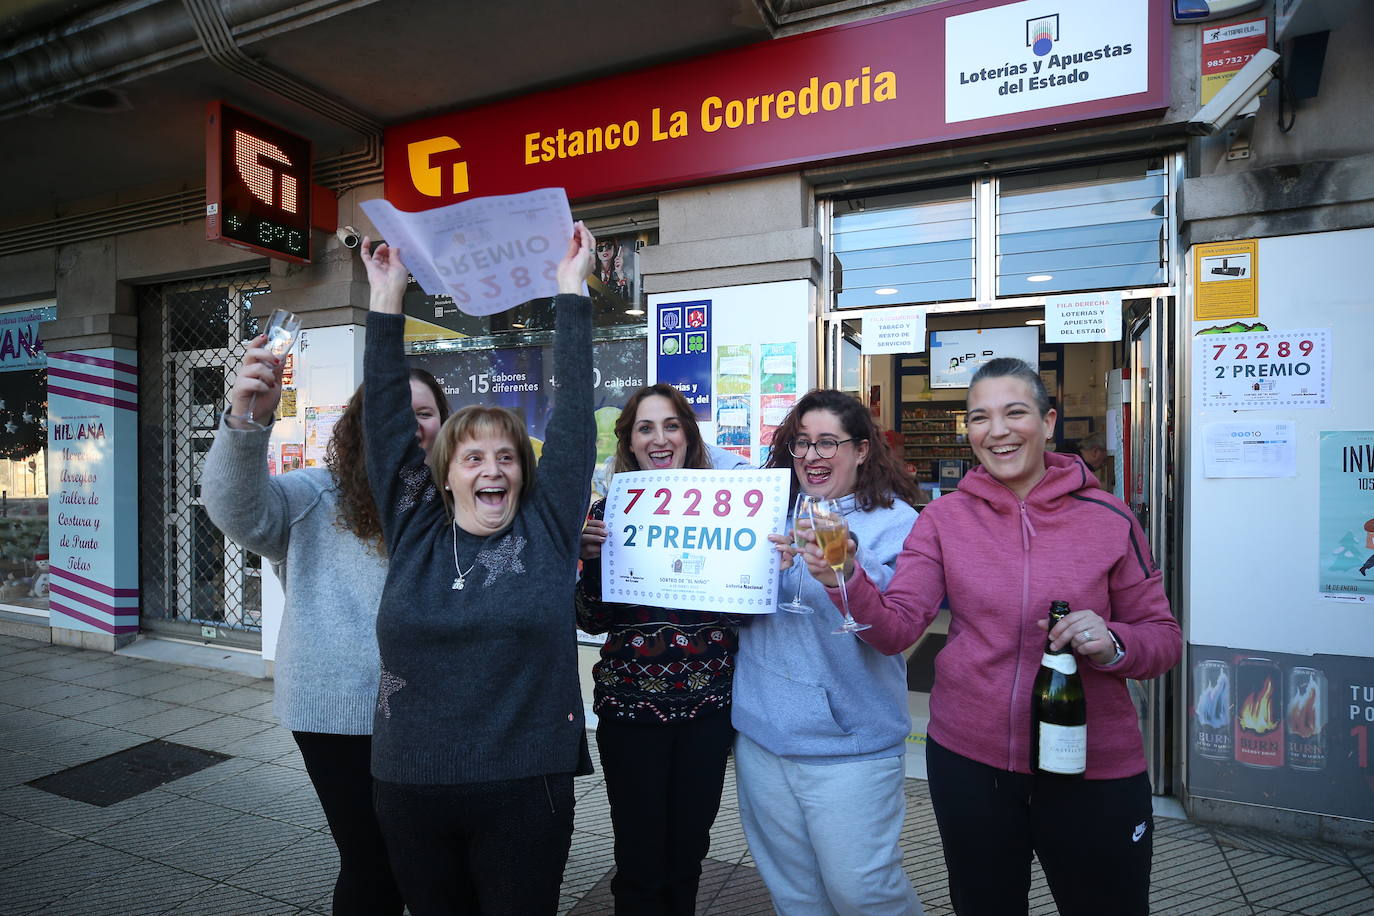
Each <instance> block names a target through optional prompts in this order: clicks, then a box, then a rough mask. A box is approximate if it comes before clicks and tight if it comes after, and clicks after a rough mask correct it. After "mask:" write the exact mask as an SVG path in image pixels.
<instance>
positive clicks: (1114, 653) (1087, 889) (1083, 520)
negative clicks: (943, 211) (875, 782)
mask: <svg viewBox="0 0 1374 916" xmlns="http://www.w3.org/2000/svg"><path fill="white" fill-rule="evenodd" d="M1054 421H1055V412H1054V410H1053V409H1052V408H1051V407H1050V406H1049V397H1048V395H1047V394H1046V392H1045V387H1044V385H1043V383H1042V382H1041V381H1040V377H1039V374H1038V373H1036V372H1035V370H1033V369H1031V368H1030V367H1029V366H1028V365H1026V363H1024V362H1022V361H1021V360H1016V359H996V360H993V361H991V362H989V363H987V364H986V365H984V366H983V367H982V368H981V369H980V370H979V371H978V372H977V373H976V374H975V375H974V377H973V381H972V382H971V383H970V387H969V395H968V414H967V423H968V431H969V444H970V445H971V446H972V448H973V452H974V455H976V456H977V458H978V460H979V462H980V464H981V467H977V468H974V469H973V470H972V471H971V472H970V473H969V474H967V475H966V476H965V477H964V479H963V481H961V482H960V484H959V488H958V490H957V491H956V492H954V493H951V494H948V495H946V496H943V497H941V498H940V499H937V500H936V501H934V502H933V503H931V504H930V506H929V507H928V508H927V509H926V510H925V511H924V512H922V513H921V516H920V518H919V519H918V520H917V522H916V524H915V526H914V527H913V528H912V530H911V534H910V535H908V537H907V539H906V543H905V544H904V545H903V549H902V553H901V555H900V556H899V557H898V558H897V571H896V575H895V577H894V578H893V579H892V581H891V583H889V584H888V586H887V589H886V590H885V591H879V590H878V589H877V588H876V587H875V586H874V584H873V583H872V582H871V581H870V580H869V579H868V577H867V576H866V575H865V573H864V571H863V569H862V568H861V567H854V569H853V571H852V572H851V571H849V570H846V572H845V576H846V579H845V581H846V584H847V585H848V589H849V604H850V608H851V610H852V611H853V614H854V616H855V617H856V618H858V619H859V620H860V621H862V622H864V623H867V624H870V625H871V626H872V629H870V630H867V631H865V632H864V633H862V634H861V635H860V638H862V639H863V640H864V641H865V642H867V643H869V644H870V645H872V646H874V647H875V648H877V649H879V650H880V651H883V652H887V653H897V652H901V651H902V650H903V649H905V648H907V647H908V646H910V645H911V644H912V643H913V642H915V640H916V639H917V638H919V637H920V635H921V634H922V633H923V632H924V631H925V629H926V627H927V626H929V625H930V622H931V621H932V620H934V619H935V616H936V614H938V613H939V610H940V604H941V599H942V598H947V599H948V603H949V609H950V626H949V638H948V642H947V643H946V645H945V647H944V648H943V649H942V650H941V651H940V653H939V655H938V656H937V657H936V659H935V684H934V687H933V688H932V689H931V696H930V726H929V732H928V738H929V740H928V742H927V745H926V760H927V767H928V772H929V778H930V795H931V802H932V804H933V806H934V809H935V816H936V821H937V823H938V825H939V828H940V839H941V842H942V843H943V845H944V850H945V862H946V865H947V866H948V870H949V885H950V897H951V902H952V903H953V905H954V909H955V912H956V913H958V914H960V916H974V914H996V916H1005V914H1014V913H1026V912H1027V909H1028V903H1027V897H1028V894H1029V889H1030V862H1031V855H1032V853H1034V854H1035V855H1036V856H1037V857H1038V858H1039V859H1040V863H1041V866H1042V867H1043V868H1044V871H1045V877H1046V879H1047V880H1048V882H1049V885H1050V889H1051V891H1052V892H1053V893H1054V897H1055V902H1056V904H1057V905H1058V908H1059V912H1060V913H1061V914H1065V916H1069V914H1099V913H1108V912H1109V913H1121V914H1141V916H1144V914H1146V913H1148V912H1149V876H1150V857H1151V849H1152V840H1153V820H1152V818H1151V793H1150V784H1149V779H1148V777H1147V776H1146V773H1145V756H1144V752H1143V749H1142V744H1141V738H1140V730H1139V727H1138V725H1137V722H1136V712H1135V707H1134V705H1133V704H1132V702H1131V698H1130V694H1129V693H1128V691H1127V688H1126V679H1127V678H1131V679H1137V680H1140V679H1146V678H1152V677H1157V676H1159V675H1161V674H1163V673H1164V672H1166V671H1168V670H1169V669H1170V668H1171V667H1173V666H1174V664H1176V663H1177V662H1178V659H1179V656H1180V654H1181V652H1182V637H1181V631H1180V630H1179V626H1178V623H1177V621H1175V620H1174V617H1173V615H1172V614H1171V613H1170V611H1169V603H1168V599H1167V598H1166V597H1165V595H1164V589H1163V587H1162V585H1161V575H1160V571H1159V569H1158V568H1157V567H1156V566H1155V564H1154V561H1153V559H1152V558H1151V556H1150V549H1149V545H1148V544H1147V542H1146V540H1145V535H1144V532H1143V531H1142V530H1141V528H1140V525H1139V524H1138V523H1137V522H1136V520H1135V518H1134V516H1132V514H1131V512H1130V510H1129V509H1128V508H1127V507H1126V506H1125V504H1123V503H1122V502H1121V501H1120V500H1119V499H1117V498H1115V497H1114V496H1112V495H1111V494H1108V493H1106V492H1104V491H1102V490H1101V489H1099V488H1098V485H1097V479H1096V478H1095V477H1094V476H1093V475H1092V473H1090V472H1089V471H1088V469H1087V467H1086V466H1085V465H1084V464H1083V462H1082V461H1081V460H1080V459H1078V458H1077V457H1075V456H1066V455H1056V454H1053V453H1047V452H1046V451H1045V442H1046V440H1047V439H1048V438H1050V436H1051V435H1052V433H1053V431H1054ZM806 560H807V565H808V567H809V569H810V571H811V574H812V575H813V576H815V577H816V578H818V579H820V580H821V581H823V582H825V583H826V584H827V585H832V586H833V585H834V584H835V575H834V573H833V572H831V571H830V569H829V567H827V566H825V565H824V563H823V562H822V561H821V559H820V551H819V550H818V549H817V548H815V546H814V545H812V546H811V547H810V548H809V549H808V551H807V557H806ZM832 597H833V598H834V599H835V600H836V601H838V600H839V595H838V592H837V591H835V590H833V589H832ZM1055 600H1063V601H1067V602H1069V605H1070V606H1071V607H1072V608H1073V609H1074V610H1073V612H1072V613H1071V614H1069V615H1068V616H1067V617H1066V618H1064V620H1063V621H1062V622H1060V623H1059V624H1057V625H1055V627H1054V628H1053V629H1052V630H1050V631H1049V634H1048V638H1049V640H1050V642H1051V645H1052V646H1053V647H1054V648H1055V649H1056V650H1057V649H1059V648H1062V647H1064V646H1071V647H1072V649H1073V652H1074V653H1075V654H1076V655H1077V656H1078V658H1079V661H1080V664H1079V671H1080V673H1081V675H1082V680H1083V690H1084V694H1085V696H1086V701H1087V710H1088V728H1087V734H1088V752H1087V771H1086V773H1085V774H1084V777H1085V778H1083V779H1067V778H1064V777H1060V776H1049V775H1035V774H1034V773H1033V772H1032V770H1031V765H1030V764H1031V687H1032V684H1033V682H1034V680H1035V675H1036V672H1037V670H1038V668H1039V661H1040V657H1041V655H1042V653H1043V652H1044V649H1045V642H1046V638H1047V637H1046V629H1047V626H1048V611H1049V607H1050V602H1052V601H1055Z"/></svg>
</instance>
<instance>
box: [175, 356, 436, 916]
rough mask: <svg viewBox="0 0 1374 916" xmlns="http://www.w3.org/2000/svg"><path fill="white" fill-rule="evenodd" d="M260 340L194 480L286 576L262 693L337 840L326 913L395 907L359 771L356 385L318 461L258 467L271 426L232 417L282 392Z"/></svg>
mask: <svg viewBox="0 0 1374 916" xmlns="http://www.w3.org/2000/svg"><path fill="white" fill-rule="evenodd" d="M265 342H266V338H265V337H262V336H259V337H258V338H256V339H255V340H253V341H252V342H251V344H250V346H249V349H248V352H247V353H246V354H245V355H244V359H243V364H242V365H241V366H240V367H239V373H238V377H237V379H235V381H234V385H233V388H232V389H231V390H230V394H229V401H230V408H229V410H228V411H227V412H226V414H225V416H224V417H223V418H222V419H221V422H220V428H219V432H218V434H217V435H216V436H215V442H214V444H213V445H212V446H211V448H210V454H209V456H208V458H207V459H206V463H205V473H204V475H203V477H202V481H201V484H202V490H201V492H202V495H203V497H204V499H205V508H206V511H207V512H208V513H209V516H210V520H211V521H213V522H214V523H215V524H216V525H217V526H218V527H219V529H220V530H221V531H223V532H224V533H225V534H226V535H227V536H228V537H230V538H232V539H233V540H234V541H236V542H237V543H239V544H241V545H242V546H244V547H246V548H247V549H249V550H251V551H253V552H254V553H257V554H260V555H261V556H263V557H266V558H267V559H268V560H269V561H271V562H272V563H273V564H275V565H276V567H277V570H278V573H279V575H280V578H281V580H282V582H283V584H284V586H285V588H286V613H285V614H284V615H283V618H282V623H281V634H280V636H278V638H277V657H276V671H275V678H276V685H275V693H274V696H273V704H272V705H273V711H274V712H275V713H276V716H277V719H278V720H279V721H280V722H281V724H282V725H284V726H285V727H287V728H289V729H290V730H291V734H292V737H294V738H295V739H296V745H297V746H298V747H299V748H300V751H301V757H302V758H303V759H304V761H305V768H306V772H307V773H308V774H309V775H310V781H311V783H312V784H313V785H314V786H315V792H316V794H318V795H319V799H320V805H321V806H322V807H323V808H324V813H325V817H326V818H327V819H328V821H329V830H330V833H332V834H333V836H334V843H335V845H336V846H338V849H339V874H338V878H337V880H336V881H335V884H334V913H335V914H336V916H340V914H355V913H356V914H360V916H361V914H394V916H400V913H401V912H402V909H403V906H402V901H401V895H400V892H399V891H398V890H397V888H396V882H395V880H394V879H393V877H392V874H391V869H390V866H389V864H388V858H387V852H386V847H385V844H384V843H383V841H382V835H381V831H380V830H379V829H378V826H377V819H376V815H375V813H374V812H373V808H372V776H371V773H370V770H369V764H370V760H371V756H372V714H373V707H374V706H375V705H376V702H377V685H378V679H379V672H380V667H381V666H380V662H379V660H378V652H377V626H376V625H377V605H378V603H379V602H380V600H381V595H382V586H383V584H384V583H385V582H386V567H387V553H386V544H385V543H384V541H383V538H382V525H381V520H380V519H379V517H378V515H377V506H376V504H375V503H374V502H373V499H372V489H371V487H370V486H369V485H368V481H367V466H366V461H365V460H364V458H363V432H362V413H363V389H362V388H361V387H360V388H359V389H358V390H357V391H356V392H354V394H353V397H352V398H350V399H349V402H348V406H347V407H346V408H345V409H344V412H343V416H342V417H340V419H339V422H338V424H337V425H335V427H334V434H333V438H332V439H331V440H330V443H329V447H328V451H327V452H326V454H325V465H326V467H323V468H302V469H300V470H297V471H291V472H290V473H288V474H282V475H279V476H276V477H269V476H268V473H267V449H268V447H269V442H268V440H269V438H270V435H271V433H270V430H257V429H248V428H242V427H240V426H239V425H237V423H238V421H237V420H236V419H235V416H237V415H242V414H243V413H244V412H245V408H247V406H248V404H249V402H250V400H251V399H252V398H253V397H254V396H256V398H257V401H256V402H255V403H254V410H255V411H256V412H258V413H259V415H261V416H268V415H270V414H271V413H272V412H273V411H275V410H276V406H277V402H278V401H279V400H280V399H281V369H282V366H281V360H280V359H279V358H277V357H275V356H273V355H272V354H271V353H270V352H269V351H268V350H266V349H264V348H263V344H264V343H265ZM410 392H411V407H412V409H413V410H414V413H415V423H416V428H415V438H416V439H417V440H419V443H420V447H421V448H424V449H426V450H427V449H428V448H429V446H430V445H431V443H433V441H434V436H435V434H436V433H437V432H438V430H439V427H440V425H441V424H442V423H443V421H444V420H445V419H447V418H448V413H449V410H448V401H447V399H446V398H445V397H444V392H443V389H442V388H440V387H439V383H438V382H437V381H435V379H434V376H432V375H430V374H429V373H428V372H425V371H424V370H421V369H411V370H410Z"/></svg>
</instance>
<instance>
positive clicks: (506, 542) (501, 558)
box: [477, 534, 525, 588]
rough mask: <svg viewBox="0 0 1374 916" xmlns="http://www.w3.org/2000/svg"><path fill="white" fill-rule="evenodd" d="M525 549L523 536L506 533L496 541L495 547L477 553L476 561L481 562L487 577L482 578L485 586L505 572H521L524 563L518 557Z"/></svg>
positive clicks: (523, 569)
mask: <svg viewBox="0 0 1374 916" xmlns="http://www.w3.org/2000/svg"><path fill="white" fill-rule="evenodd" d="M524 549H525V538H524V536H523V535H519V534H508V535H506V536H505V537H503V538H502V539H501V540H500V541H498V542H497V543H496V546H495V547H488V548H487V549H486V550H483V551H482V552H481V553H479V554H477V562H478V563H481V564H482V568H483V569H485V570H486V571H487V577H486V578H485V579H483V580H482V586H483V587H484V588H485V587H486V586H488V585H491V584H492V583H493V582H495V581H496V580H497V579H499V578H501V576H503V575H505V574H506V573H517V574H518V573H523V572H524V571H525V564H524V562H523V561H521V559H520V554H521V553H522V552H523V551H524Z"/></svg>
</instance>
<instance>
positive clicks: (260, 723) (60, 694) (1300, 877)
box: [0, 636, 1374, 916]
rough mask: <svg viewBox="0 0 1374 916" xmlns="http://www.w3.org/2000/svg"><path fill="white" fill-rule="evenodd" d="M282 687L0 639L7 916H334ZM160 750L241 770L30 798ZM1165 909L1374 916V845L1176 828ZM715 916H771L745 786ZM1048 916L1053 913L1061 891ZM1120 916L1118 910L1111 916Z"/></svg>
mask: <svg viewBox="0 0 1374 916" xmlns="http://www.w3.org/2000/svg"><path fill="white" fill-rule="evenodd" d="M270 701H271V682H269V681H263V680H256V679H253V678H251V677H248V676H245V675H241V674H230V673H225V672H222V671H216V670H210V669H202V668H188V667H179V666H177V665H173V664H168V663H164V662H156V661H145V660H141V659H137V658H129V657H125V656H111V655H106V654H101V653H94V652H81V651H78V650H73V649H66V648H61V647H55V646H47V645H43V644H40V643H36V642H31V641H28V640H23V639H18V638H14V637H9V636H0V914H20V913H44V914H64V913H65V914H92V916H94V914H100V916H110V914H153V913H177V914H196V913H198V914H215V916H231V914H243V916H266V914H296V913H328V912H329V898H330V889H331V886H332V883H333V873H334V868H335V852H334V848H333V844H332V842H331V841H330V838H329V833H328V830H327V828H326V827H325V822H324V816H323V814H322V813H321V812H320V809H319V805H318V804H317V803H316V801H315V796H314V793H313V791H312V790H311V787H310V783H309V780H308V779H307V778H306V775H305V772H304V771H303V770H302V768H301V763H300V757H299V756H298V754H297V753H296V748H295V744H294V742H293V741H292V740H291V736H290V735H289V734H288V733H287V732H285V731H284V730H282V729H281V728H279V727H278V726H276V725H275V724H274V723H273V720H272V716H271V704H270ZM153 738H162V739H165V740H167V741H172V742H176V743H178V744H183V745H189V746H192V747H197V748H203V749H206V750H213V751H218V752H220V753H222V754H227V755H229V757H230V759H228V760H226V761H224V762H222V763H219V764H216V765H214V766H211V767H209V768H208V769H204V770H201V771H200V772H198V773H195V774H194V775H191V776H186V777H184V778H182V779H179V780H176V781H173V782H170V783H167V784H165V785H163V786H161V787H159V788H155V789H151V790H149V791H147V792H145V793H143V794H141V795H138V796H135V797H133V798H130V799H128V800H127V801H123V802H119V803H117V804H114V805H112V806H110V807H107V808H99V807H94V806H92V805H88V804H86V803H84V802H78V801H71V800H68V799H65V798H62V797H59V796H56V795H51V794H49V793H47V792H44V791H40V790H38V789H35V788H32V787H30V786H28V785H25V783H27V782H28V781H30V780H33V779H35V778H37V777H40V776H44V775H47V774H50V773H55V772H58V771H61V770H64V769H66V768H67V767H71V766H74V765H76V764H79V763H84V762H86V761H89V760H94V759H96V758H100V757H103V756H105V755H107V754H112V753H115V752H118V751H122V750H126V749H128V748H131V747H134V746H136V745H139V744H142V743H144V742H146V741H148V740H150V739H153ZM578 789H579V800H578V808H577V829H576V834H575V835H574V838H573V848H572V854H571V856H570V857H569V860H568V868H567V872H566V875H565V878H564V885H563V907H562V909H563V912H567V913H575V914H579V916H580V914H590V913H607V912H610V905H609V901H610V897H609V889H608V883H609V882H608V872H609V870H610V868H611V866H612V852H611V826H610V818H609V814H608V809H607V805H606V801H605V793H604V791H603V789H602V786H601V782H600V780H599V779H597V778H596V777H591V778H587V779H583V780H579V782H578ZM907 799H908V804H909V810H908V816H907V827H906V830H905V832H904V834H903V848H904V850H905V854H906V855H905V864H906V869H907V873H908V874H909V875H910V876H911V879H912V881H913V882H915V884H916V887H917V889H918V890H919V891H920V893H921V898H922V900H923V901H924V902H925V905H926V911H927V912H928V913H930V914H931V916H944V914H949V913H950V912H951V910H950V908H949V897H948V895H947V894H946V892H945V887H944V884H945V874H944V863H943V861H942V859H941V856H940V845H939V839H938V837H937V835H936V832H935V824H934V818H933V816H932V814H931V810H930V800H929V797H928V795H927V793H926V785H925V783H924V782H922V781H920V780H908V781H907ZM1157 824H1158V828H1157V838H1156V841H1155V868H1154V876H1153V880H1154V892H1153V910H1154V912H1156V913H1162V914H1255V916H1259V914H1264V916H1277V914H1337V913H1339V914H1357V913H1370V914H1374V851H1370V850H1360V849H1347V848H1343V847H1337V846H1329V845H1323V844H1319V843H1311V842H1302V841H1294V840H1288V839H1284V838H1281V837H1276V836H1272V835H1268V834H1264V833H1260V832H1258V831H1251V830H1237V829H1234V828H1222V827H1216V828H1209V827H1203V826H1199V825H1196V824H1190V823H1188V822H1186V821H1178V820H1172V819H1167V818H1162V819H1157ZM698 911H699V912H701V913H710V914H713V916H714V914H750V913H771V912H772V907H771V906H770V904H769V900H768V895H767V892H766V891H765V890H764V888H763V885H762V883H761V882H760V881H759V879H758V875H757V873H756V872H755V870H754V868H753V863H752V860H751V859H750V857H749V852H748V847H747V845H746V843H745V841H744V835H743V831H742V830H741V828H740V824H739V817H738V813H737V811H736V809H735V804H734V785H733V776H732V775H731V778H730V779H729V780H728V781H727V784H726V792H725V799H724V803H723V806H722V810H721V815H720V818H719V820H718V821H717V824H716V827H715V830H714V831H713V839H712V847H711V859H710V860H709V861H708V862H707V863H706V871H705V875H704V877H703V880H702V890H701V898H700V905H699V907H698ZM1031 911H1032V913H1036V914H1052V913H1054V905H1053V901H1052V900H1051V899H1050V896H1049V893H1048V891H1047V890H1046V889H1045V887H1044V885H1043V882H1041V881H1038V880H1037V882H1036V885H1035V888H1034V890H1033V905H1032V910H1031ZM1106 912H1108V911H1107V910H1104V913H1106Z"/></svg>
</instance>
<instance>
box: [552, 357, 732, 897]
mask: <svg viewBox="0 0 1374 916" xmlns="http://www.w3.org/2000/svg"><path fill="white" fill-rule="evenodd" d="M615 433H616V452H615V458H614V460H615V470H616V471H617V472H620V471H652V470H680V469H682V468H702V469H709V468H711V466H712V456H711V454H710V453H709V452H708V450H707V447H706V444H705V443H704V442H703V441H702V438H701V432H700V431H699V430H698V429H697V421H696V417H695V416H694V415H693V412H692V408H691V405H689V404H688V403H687V400H686V398H684V397H683V396H682V394H681V393H679V392H678V391H677V389H675V388H673V387H672V386H671V385H664V384H658V385H650V386H648V387H646V388H641V389H640V390H639V391H637V392H635V393H634V394H633V395H632V396H631V397H630V399H629V401H628V402H627V403H626V404H625V407H624V409H623V410H622V411H621V414H620V418H619V419H618V420H617V421H616V424H615ZM605 510H606V501H605V500H604V499H602V500H598V501H597V502H596V503H595V504H594V505H593V506H592V511H591V516H590V518H589V519H588V520H587V526H586V531H585V532H584V534H583V538H582V544H583V549H582V577H581V579H579V580H578V583H577V589H576V592H575V595H576V605H577V622H578V626H579V627H581V628H582V629H583V630H585V631H586V632H588V633H605V634H606V642H605V643H604V644H603V645H602V647H601V658H600V660H599V661H598V662H597V663H596V666H595V667H594V668H593V669H592V679H593V681H594V684H595V687H594V697H593V709H594V711H595V712H596V715H597V727H596V741H597V747H598V748H599V749H600V752H601V769H602V772H603V773H604V774H605V777H606V795H607V797H608V798H609V800H610V803H611V823H612V825H613V827H614V829H615V864H616V875H615V877H614V878H613V879H612V880H611V892H612V894H613V895H614V897H615V909H616V912H617V913H664V914H691V913H694V912H695V911H696V896H697V884H698V881H699V880H700V878H701V860H702V859H704V858H705V857H706V852H707V850H708V849H709V848H710V845H711V837H710V831H711V825H712V824H713V823H714V822H715V819H716V812H717V810H718V809H719V808H720V795H721V789H722V786H723V785H724V781H725V760H726V757H727V756H728V754H729V752H730V744H731V742H732V740H733V739H734V730H733V729H732V728H731V727H730V688H731V680H732V677H733V674H734V655H735V648H736V646H737V644H738V635H737V629H736V621H735V619H734V618H732V617H729V616H726V615H724V614H716V613H711V612H705V611H689V610H679V609H676V608H663V607H648V606H645V605H641V604H617V603H611V602H606V601H603V600H602V599H601V546H602V544H603V543H604V542H605V539H606V536H607V535H606V526H605V522H604V521H602V519H603V516H604V514H605Z"/></svg>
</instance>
